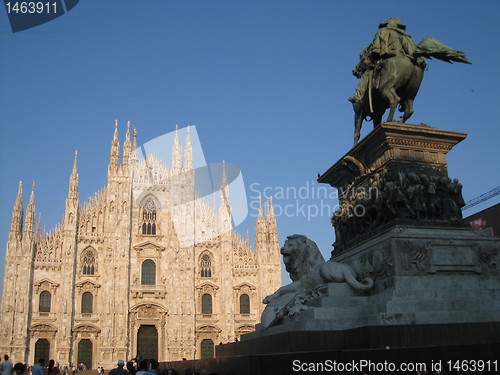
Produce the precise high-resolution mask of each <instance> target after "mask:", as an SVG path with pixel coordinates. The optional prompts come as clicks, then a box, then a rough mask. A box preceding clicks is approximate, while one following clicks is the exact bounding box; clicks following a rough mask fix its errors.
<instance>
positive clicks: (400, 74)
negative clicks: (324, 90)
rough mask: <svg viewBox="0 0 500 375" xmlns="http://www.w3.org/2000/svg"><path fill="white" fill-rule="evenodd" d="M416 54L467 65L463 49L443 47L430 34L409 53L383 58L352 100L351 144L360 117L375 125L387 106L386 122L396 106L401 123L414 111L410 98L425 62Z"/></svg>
mask: <svg viewBox="0 0 500 375" xmlns="http://www.w3.org/2000/svg"><path fill="white" fill-rule="evenodd" d="M420 56H422V57H428V58H431V57H435V58H437V59H440V60H443V61H447V62H450V60H453V61H458V62H463V63H467V64H470V62H469V60H467V58H466V57H465V55H464V54H463V52H461V51H458V50H455V49H452V48H450V47H447V46H445V45H444V44H442V43H440V42H439V41H438V40H437V39H435V38H433V37H428V38H425V39H424V40H422V42H420V43H419V44H418V46H417V48H416V49H415V52H414V53H413V54H412V56H406V55H398V56H393V57H389V58H387V59H386V60H384V61H383V62H382V64H381V68H380V70H378V71H377V72H376V73H374V72H371V73H370V74H371V77H370V80H369V82H370V83H369V85H368V86H369V87H368V89H367V90H366V92H365V93H364V96H363V99H362V100H361V102H355V103H353V108H354V145H356V144H357V143H358V141H359V137H360V132H361V126H362V124H363V120H366V119H367V118H371V120H372V121H373V127H376V126H377V125H378V124H380V123H381V122H382V116H383V115H384V113H385V110H386V109H388V108H389V109H390V111H389V116H388V117H387V121H388V122H390V121H393V120H394V114H395V112H396V108H397V107H398V105H399V110H400V111H401V112H403V116H402V118H401V122H402V123H404V122H405V121H406V120H408V119H409V118H410V117H411V115H412V114H413V112H414V111H413V100H414V99H415V97H416V95H417V92H418V89H419V88H420V84H421V83H422V78H423V76H424V66H425V64H422V63H418V62H417V58H418V57H420Z"/></svg>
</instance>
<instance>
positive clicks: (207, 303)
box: [201, 294, 212, 315]
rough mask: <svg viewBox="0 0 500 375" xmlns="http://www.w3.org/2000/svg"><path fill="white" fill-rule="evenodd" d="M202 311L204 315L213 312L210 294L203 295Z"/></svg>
mask: <svg viewBox="0 0 500 375" xmlns="http://www.w3.org/2000/svg"><path fill="white" fill-rule="evenodd" d="M201 313H202V314H204V315H211V314H212V296H211V295H210V294H204V295H202V296H201Z"/></svg>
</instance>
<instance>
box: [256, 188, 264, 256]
mask: <svg viewBox="0 0 500 375" xmlns="http://www.w3.org/2000/svg"><path fill="white" fill-rule="evenodd" d="M265 239H266V222H265V220H264V212H263V210H262V197H261V196H260V195H259V216H257V222H256V224H255V248H256V249H258V248H261V247H262V244H263V243H264V242H265Z"/></svg>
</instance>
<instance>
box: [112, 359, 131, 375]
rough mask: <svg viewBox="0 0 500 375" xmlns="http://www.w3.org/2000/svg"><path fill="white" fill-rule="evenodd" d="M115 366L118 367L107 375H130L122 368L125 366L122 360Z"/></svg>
mask: <svg viewBox="0 0 500 375" xmlns="http://www.w3.org/2000/svg"><path fill="white" fill-rule="evenodd" d="M117 365H118V367H117V368H114V369H113V370H111V371H110V372H109V374H108V375H130V373H129V372H128V371H127V370H125V369H124V368H123V366H125V362H123V359H120V360H119V361H118V363H117Z"/></svg>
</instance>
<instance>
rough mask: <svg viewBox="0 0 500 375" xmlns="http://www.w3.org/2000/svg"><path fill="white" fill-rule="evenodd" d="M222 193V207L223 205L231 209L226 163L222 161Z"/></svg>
mask: <svg viewBox="0 0 500 375" xmlns="http://www.w3.org/2000/svg"><path fill="white" fill-rule="evenodd" d="M220 192H221V199H220V202H221V207H222V205H225V206H227V207H228V208H230V204H229V186H228V184H227V175H226V162H225V161H224V160H222V180H221V184H220Z"/></svg>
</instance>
